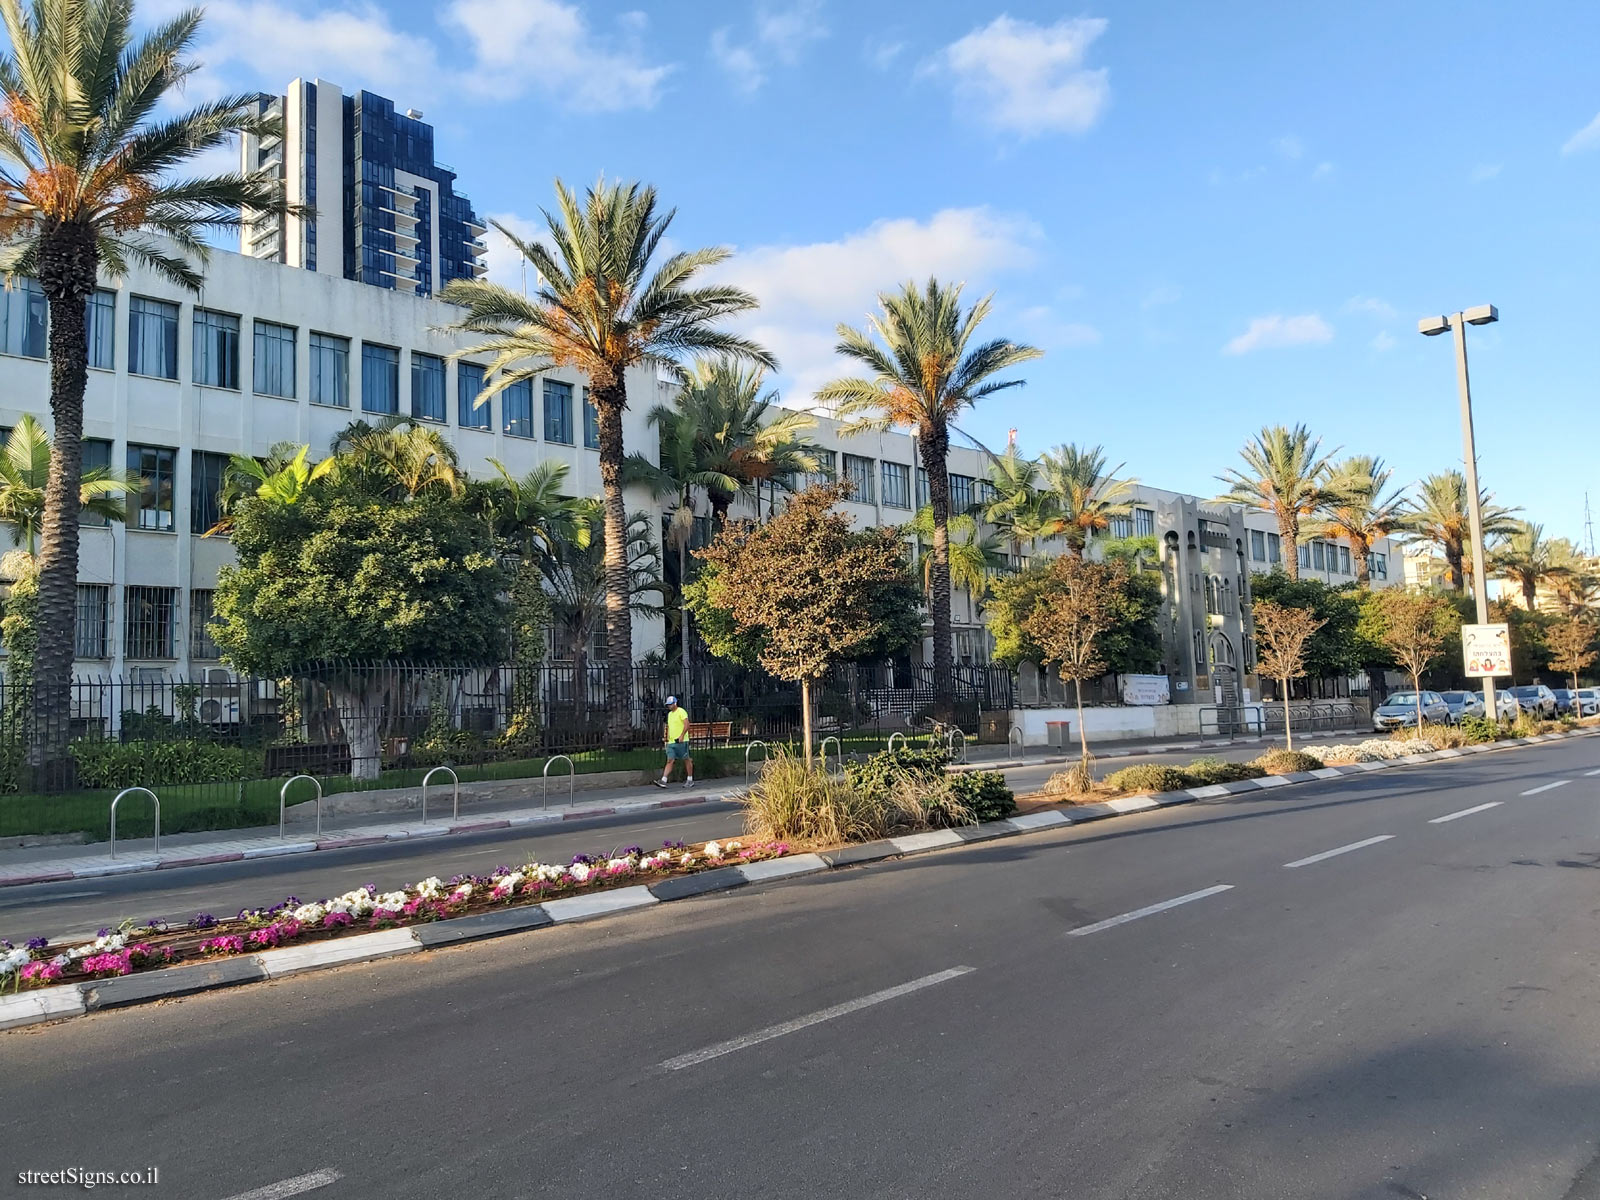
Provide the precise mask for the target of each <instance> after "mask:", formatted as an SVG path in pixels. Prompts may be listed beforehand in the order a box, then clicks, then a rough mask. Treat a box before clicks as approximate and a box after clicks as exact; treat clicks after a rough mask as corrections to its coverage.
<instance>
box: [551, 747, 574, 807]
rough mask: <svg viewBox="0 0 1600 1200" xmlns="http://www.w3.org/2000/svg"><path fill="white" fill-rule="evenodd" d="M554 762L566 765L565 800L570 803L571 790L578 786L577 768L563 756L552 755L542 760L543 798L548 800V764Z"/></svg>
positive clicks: (570, 760)
mask: <svg viewBox="0 0 1600 1200" xmlns="http://www.w3.org/2000/svg"><path fill="white" fill-rule="evenodd" d="M555 762H565V763H566V764H567V799H568V800H569V801H570V800H571V799H572V792H573V789H574V788H576V787H577V786H578V768H577V766H576V764H574V763H573V761H572V759H570V758H568V757H567V756H566V755H565V754H557V755H553V756H552V757H550V758H547V759H545V760H544V772H543V776H542V777H543V779H544V797H545V799H546V800H548V799H549V798H550V764H551V763H555Z"/></svg>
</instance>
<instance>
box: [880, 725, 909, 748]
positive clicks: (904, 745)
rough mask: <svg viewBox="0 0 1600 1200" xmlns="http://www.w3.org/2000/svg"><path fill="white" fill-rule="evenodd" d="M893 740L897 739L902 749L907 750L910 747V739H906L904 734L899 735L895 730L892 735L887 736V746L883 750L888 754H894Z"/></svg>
mask: <svg viewBox="0 0 1600 1200" xmlns="http://www.w3.org/2000/svg"><path fill="white" fill-rule="evenodd" d="M895 738H899V739H900V746H901V748H902V749H908V748H909V747H910V745H911V739H910V738H908V737H906V735H905V734H903V733H901V732H900V731H899V730H898V729H896V730H895V731H894V732H893V733H891V734H890V735H889V744H888V746H886V747H885V749H886V750H887V751H888V753H890V754H893V753H894V740H895Z"/></svg>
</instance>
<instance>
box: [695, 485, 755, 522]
mask: <svg viewBox="0 0 1600 1200" xmlns="http://www.w3.org/2000/svg"><path fill="white" fill-rule="evenodd" d="M706 498H707V499H708V500H710V501H711V521H712V524H713V525H714V526H715V527H716V529H717V530H718V531H719V532H720V531H721V530H722V529H724V528H725V527H726V526H727V524H728V510H729V509H730V508H732V507H733V496H732V494H731V493H729V492H719V491H717V490H716V489H715V488H707V489H706ZM756 507H757V510H758V512H757V515H758V516H759V515H760V513H759V509H760V505H759V504H758V505H757V506H756Z"/></svg>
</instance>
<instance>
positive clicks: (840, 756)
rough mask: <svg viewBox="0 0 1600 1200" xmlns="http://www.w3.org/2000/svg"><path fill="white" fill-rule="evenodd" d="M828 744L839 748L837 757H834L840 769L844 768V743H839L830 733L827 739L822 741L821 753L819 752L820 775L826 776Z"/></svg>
mask: <svg viewBox="0 0 1600 1200" xmlns="http://www.w3.org/2000/svg"><path fill="white" fill-rule="evenodd" d="M829 742H832V743H833V744H834V745H835V746H837V747H838V748H839V753H838V755H837V756H836V757H837V758H838V760H839V765H840V766H841V767H843V766H844V743H843V742H841V741H840V740H839V739H838V738H837V737H836V736H835V735H833V734H831V733H830V734H829V735H828V736H827V737H825V738H823V739H822V751H821V754H822V773H823V774H824V775H826V774H827V773H828V743H829Z"/></svg>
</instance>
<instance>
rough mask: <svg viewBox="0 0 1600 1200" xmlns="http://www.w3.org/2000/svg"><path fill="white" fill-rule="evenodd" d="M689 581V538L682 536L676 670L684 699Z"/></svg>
mask: <svg viewBox="0 0 1600 1200" xmlns="http://www.w3.org/2000/svg"><path fill="white" fill-rule="evenodd" d="M688 583H689V539H688V538H684V539H683V541H681V542H679V543H678V625H679V629H678V635H679V636H678V644H679V646H680V647H681V648H682V649H681V651H680V657H681V658H682V660H683V661H682V662H680V663H679V664H678V670H679V671H681V672H682V673H683V678H684V684H683V690H684V692H685V696H684V699H685V700H687V699H688V695H687V693H688V691H689V685H688V679H689V596H688V593H687V592H685V591H684V588H685V587H687V586H688Z"/></svg>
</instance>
